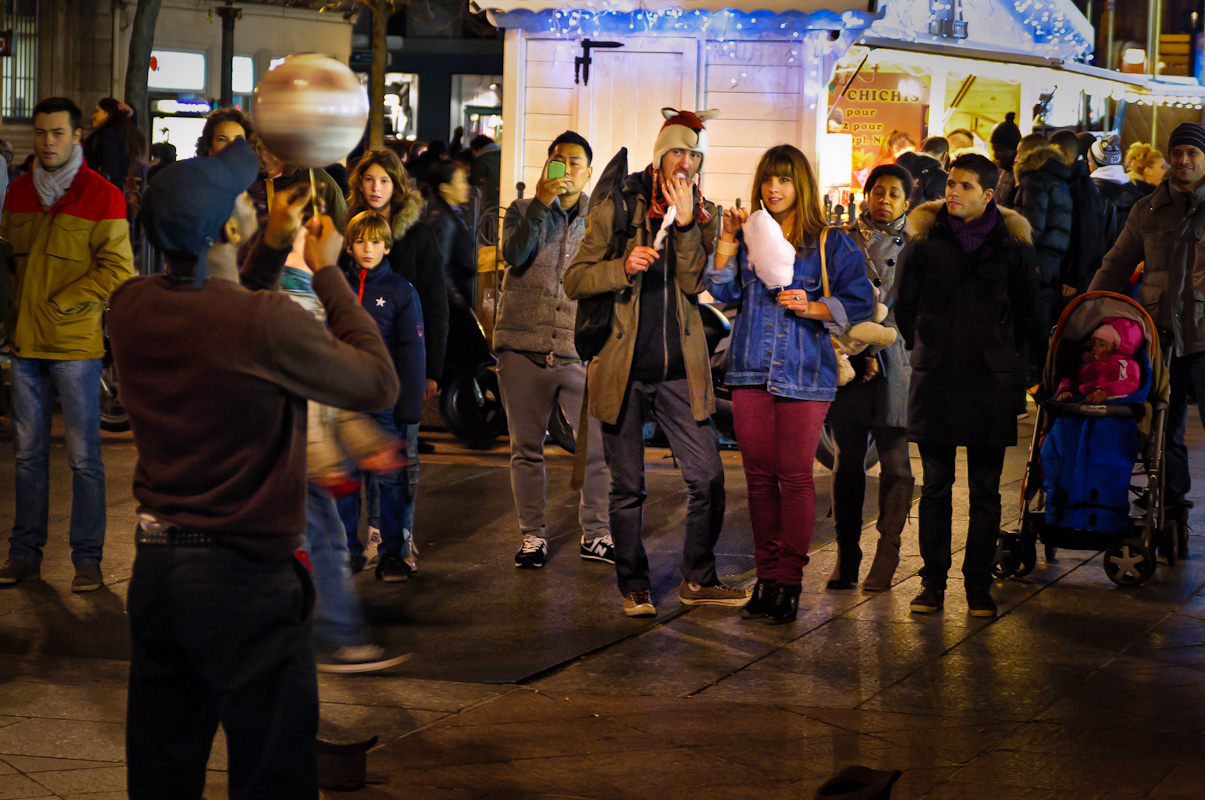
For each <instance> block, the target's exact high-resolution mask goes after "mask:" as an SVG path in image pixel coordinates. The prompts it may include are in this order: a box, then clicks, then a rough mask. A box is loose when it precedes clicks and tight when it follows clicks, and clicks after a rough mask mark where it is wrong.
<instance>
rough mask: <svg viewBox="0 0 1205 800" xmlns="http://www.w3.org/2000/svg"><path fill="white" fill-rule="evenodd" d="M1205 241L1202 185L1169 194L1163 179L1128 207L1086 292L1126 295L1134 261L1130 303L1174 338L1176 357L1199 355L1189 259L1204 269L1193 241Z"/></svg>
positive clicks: (1201, 306)
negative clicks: (1134, 291)
mask: <svg viewBox="0 0 1205 800" xmlns="http://www.w3.org/2000/svg"><path fill="white" fill-rule="evenodd" d="M1202 237H1205V187H1202V188H1201V189H1198V190H1197V191H1195V192H1180V191H1174V190H1173V189H1172V186H1171V182H1170V181H1169V180H1167V179H1164V181H1163V182H1162V183H1160V184H1159V187H1158V188H1157V189H1156V190H1155V193H1154V194H1152V195H1150V196H1148V197H1144V198H1143V199H1142V200H1139V201H1138V202H1137V203H1135V204H1134V206H1133V208H1131V209H1130V216H1129V218H1128V219H1126V225H1125V228H1123V229H1122V231H1121V235H1120V236H1118V237H1117V243H1116V244H1114V245H1113V249H1112V250H1110V251H1109V253H1108V255H1106V256H1105V260H1104V263H1103V264H1101V267H1100V269H1099V270H1098V271H1097V273H1096V277H1095V278H1093V279H1092V285H1091V286H1090V287H1088V288H1089V291H1101V290H1103V291H1109V292H1119V293H1121V294H1129V293H1130V276H1131V275H1132V274H1133V273H1134V270H1135V268H1137V266H1138V264H1139V263H1140V262H1144V261H1145V262H1146V265H1145V266H1144V267H1143V270H1142V282H1141V284H1140V285H1139V287H1138V295H1137V297H1136V299H1137V300H1138V302H1139V303H1141V304H1142V306H1143V308H1145V309H1146V310H1147V313H1149V314H1150V315H1151V318H1152V319H1153V320H1154V321H1155V325H1156V326H1158V327H1159V328H1160V329H1162V330H1169V331H1172V332H1173V333H1174V334H1175V340H1176V355H1178V356H1182V355H1188V354H1190V353H1200V352H1202V351H1205V320H1203V316H1205V295H1202V294H1201V292H1200V291H1197V290H1196V289H1194V287H1193V280H1192V275H1193V269H1194V266H1193V265H1194V259H1195V260H1196V262H1197V263H1200V264H1202V267H1199V269H1205V255H1201V254H1200V250H1199V249H1198V247H1197V243H1198V242H1199V241H1200V240H1201V238H1202Z"/></svg>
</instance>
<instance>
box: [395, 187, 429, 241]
mask: <svg viewBox="0 0 1205 800" xmlns="http://www.w3.org/2000/svg"><path fill="white" fill-rule="evenodd" d="M424 205H425V201H424V200H423V194H422V192H420V191H419V190H418V189H410V190H409V191H408V192H406V195H405V197H403V198H402V207H401V208H399V209H398V210H397V211H396V212H394V214H393V219H391V220H390V225H391V227H392V228H393V241H395V242H396V241H397V240H398V239H401V238H402V237H403V236H405V235H406V231H408V230H410V229H411V228H413V227H414V224H415V223H416V222H418V221H419V219H420V218H421V217H422V215H423V206H424Z"/></svg>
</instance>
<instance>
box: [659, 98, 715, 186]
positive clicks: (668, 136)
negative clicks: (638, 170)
mask: <svg viewBox="0 0 1205 800" xmlns="http://www.w3.org/2000/svg"><path fill="white" fill-rule="evenodd" d="M719 115H720V112H719V111H716V110H715V109H708V110H706V111H679V110H678V109H676V108H663V109H661V116H663V117H665V124H664V125H662V126H661V132H660V133H658V134H657V142H656V144H654V145H653V168H654V169H660V168H661V159H662V158H664V157H665V154H666V153H668V152H669V151H670V150H692V151H694V152H696V153H698V154H699V155H701V156H704V157H706V155H707V129H706V128H705V127H703V123H705V122H707V121H708V120H712V119H715V118H716V117H718V116H719ZM702 171H703V165H702V163H700V164H699V172H702Z"/></svg>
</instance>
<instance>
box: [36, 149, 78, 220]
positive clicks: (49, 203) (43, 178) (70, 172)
mask: <svg viewBox="0 0 1205 800" xmlns="http://www.w3.org/2000/svg"><path fill="white" fill-rule="evenodd" d="M83 165H84V149H83V148H82V147H80V146H79V145H78V144H74V145H72V146H71V155H70V156H68V157H67V163H66V164H64V165H63V166H61V167H59V168H58V169H56V170H55V171H54V172H47V171H46V170H45V169H43V167H42V162H41V161H39V160H37V159H36V158H35V159H34V162H33V185H34V188H35V189H37V191H38V201H39V202H40V203H41V204H42V208H44V209H46V210H47V211H49V210H50V209H52V208H54V204H55V203H57V202H58V201H60V200H62V199H63V195H65V194H67V190H68V189H70V188H71V183H72V181H74V180H75V176H76V175H77V174H78V173H79V171H80V167H82V166H83Z"/></svg>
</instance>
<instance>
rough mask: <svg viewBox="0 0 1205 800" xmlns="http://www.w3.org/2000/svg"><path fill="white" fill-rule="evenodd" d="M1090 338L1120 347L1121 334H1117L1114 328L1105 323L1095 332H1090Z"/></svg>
mask: <svg viewBox="0 0 1205 800" xmlns="http://www.w3.org/2000/svg"><path fill="white" fill-rule="evenodd" d="M1092 338H1093V339H1100V340H1101V341H1105V342H1112V343H1113V344H1115V345H1118V346H1120V345H1121V334H1120V333H1118V332H1117V329H1116V328H1114V327H1113V326H1112V325H1110V324H1109V323H1107V322H1106V323H1105V324H1104V325H1101V326H1100V327H1099V328H1097V329H1096V330H1094V331H1092Z"/></svg>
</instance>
